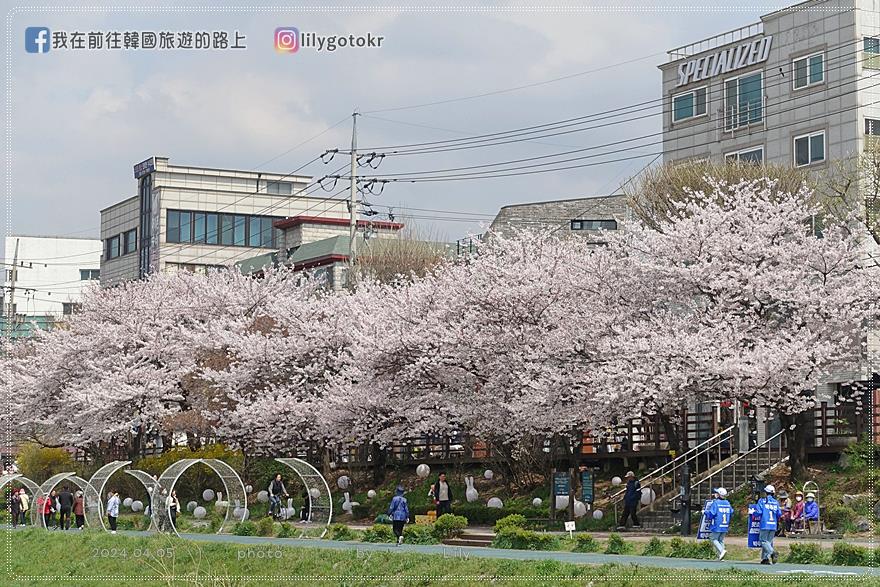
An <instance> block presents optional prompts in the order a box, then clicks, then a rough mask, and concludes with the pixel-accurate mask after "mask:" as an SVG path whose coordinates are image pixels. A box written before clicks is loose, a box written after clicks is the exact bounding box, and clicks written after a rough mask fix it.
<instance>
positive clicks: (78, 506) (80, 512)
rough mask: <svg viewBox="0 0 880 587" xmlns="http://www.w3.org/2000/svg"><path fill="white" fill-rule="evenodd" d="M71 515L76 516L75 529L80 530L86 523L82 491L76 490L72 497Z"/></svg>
mask: <svg viewBox="0 0 880 587" xmlns="http://www.w3.org/2000/svg"><path fill="white" fill-rule="evenodd" d="M73 517H74V518H76V529H77V530H82V529H83V526H85V524H86V502H85V498H84V497H83V492H82V491H77V492H76V495H75V496H74V498H73Z"/></svg>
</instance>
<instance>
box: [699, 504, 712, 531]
mask: <svg viewBox="0 0 880 587" xmlns="http://www.w3.org/2000/svg"><path fill="white" fill-rule="evenodd" d="M711 504H712V500H711V499H707V500H706V505H704V506H703V516H702V517H701V518H700V529H699V530H697V540H708V539H709V520H707V519H706V510H707V509H709V506H710V505H711Z"/></svg>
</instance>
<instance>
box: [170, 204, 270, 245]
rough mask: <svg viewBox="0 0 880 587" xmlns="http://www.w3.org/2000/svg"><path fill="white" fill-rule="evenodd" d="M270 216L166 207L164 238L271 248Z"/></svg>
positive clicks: (188, 241) (178, 240)
mask: <svg viewBox="0 0 880 587" xmlns="http://www.w3.org/2000/svg"><path fill="white" fill-rule="evenodd" d="M276 220H278V218H276V217H274V216H250V215H244V214H215V213H208V212H189V211H186V210H168V220H167V226H168V228H167V230H166V232H165V235H166V241H167V242H169V243H205V244H209V245H224V246H233V247H261V248H266V249H274V248H275V242H276V239H277V231H276V230H275V228H274V226H273V225H274V223H275V221H276Z"/></svg>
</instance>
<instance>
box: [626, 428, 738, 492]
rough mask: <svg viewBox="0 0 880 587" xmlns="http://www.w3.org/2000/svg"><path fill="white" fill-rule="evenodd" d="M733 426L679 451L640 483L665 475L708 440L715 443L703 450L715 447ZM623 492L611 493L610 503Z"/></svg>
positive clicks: (694, 453) (697, 450)
mask: <svg viewBox="0 0 880 587" xmlns="http://www.w3.org/2000/svg"><path fill="white" fill-rule="evenodd" d="M734 428H736V425H733V426H730V427H728V428H725V429H724V430H722V431H721V432H719V433H718V434H716V435H715V436H712V437H711V438H707V439H706V440H704V441H703V442H701V443H700V444H698V445H697V446H695V447H693V448H692V449H689V450H688V451H686V452H683V453H681V454H680V455H678V456H677V457H675V458H674V459H672V460H671V461H669V462H668V463H665V464H664V465H662V466H661V467H660V468H658V469H654V470H653V471H651V472H650V473H648V474H647V475H645V476H644V477H642V478H641V479H640V483H642V484H644V483H645V482H646V481H650V480H652V479H654V478H656V477H662V476H664V475H667V474H668V473H670V472H671V471H672V470H674V469H676V468H677V466H678V465H675V463H677V462H678V461H681V460H682V459H684V462H687V461H689V460H691V459H693V458H694V457H696V456H697V454H698V453H699V452H700V450H701V449H703V446H704V445H706V444H708V443H710V442H716V443H715V444H713V445H712V446H709V447H706V449H705V450H710V449H712V448H715V447H716V446H718V442H717V441H720V440H724V439H725V438H722V437H726V435H727V434H728V433H729V432H730V431H731V430H733V429H734ZM705 450H703V452H705ZM691 453H693V454H691ZM673 465H675V466H673ZM667 469H668V470H667ZM625 492H626V488H623V489H621V490H620V491H618V492H617V493H614V494H613V495H611V496H610V497H609V500H610V501H611V502H612V503H613V502H617V501H620V499H618V498H619V497H620V496H621V495H623V494H624V493H625Z"/></svg>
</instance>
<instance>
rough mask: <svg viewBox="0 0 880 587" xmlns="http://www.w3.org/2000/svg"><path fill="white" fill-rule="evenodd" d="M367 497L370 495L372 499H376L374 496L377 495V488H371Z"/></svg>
mask: <svg viewBox="0 0 880 587" xmlns="http://www.w3.org/2000/svg"><path fill="white" fill-rule="evenodd" d="M367 497H369V498H370V499H374V498H375V497H376V490H375V489H370V490H369V491H368V492H367Z"/></svg>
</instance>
